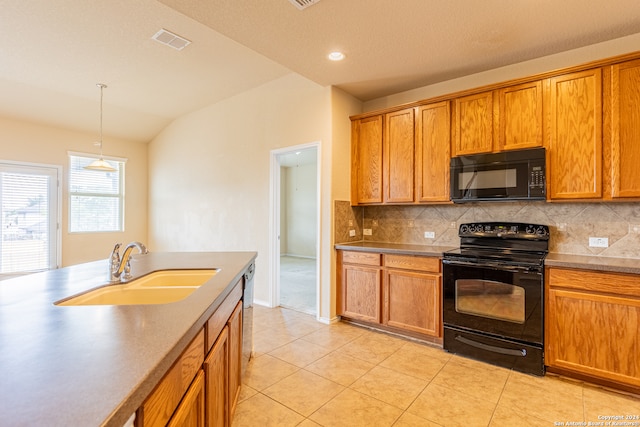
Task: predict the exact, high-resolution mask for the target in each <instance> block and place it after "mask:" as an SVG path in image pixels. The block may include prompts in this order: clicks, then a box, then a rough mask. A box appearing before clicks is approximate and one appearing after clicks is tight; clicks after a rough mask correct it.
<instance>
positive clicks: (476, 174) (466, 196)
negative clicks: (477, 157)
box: [462, 169, 478, 199]
mask: <svg viewBox="0 0 640 427" xmlns="http://www.w3.org/2000/svg"><path fill="white" fill-rule="evenodd" d="M477 176H478V169H475V170H474V171H473V176H472V177H471V179H470V180H469V182H468V183H467V185H466V186H465V187H464V191H463V193H462V198H463V199H468V198H469V197H470V196H471V195H470V194H469V189H470V188H471V185H472V184H473V182H474V181H475V180H476V177H477Z"/></svg>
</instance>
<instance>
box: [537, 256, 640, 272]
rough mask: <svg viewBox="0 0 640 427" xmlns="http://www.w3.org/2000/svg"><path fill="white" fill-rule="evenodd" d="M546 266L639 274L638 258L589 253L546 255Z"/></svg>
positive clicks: (639, 261)
mask: <svg viewBox="0 0 640 427" xmlns="http://www.w3.org/2000/svg"><path fill="white" fill-rule="evenodd" d="M544 265H545V266H546V267H566V268H579V269H582V270H594V271H602V272H606V273H629V274H640V259H634V258H612V257H600V256H589V255H568V254H555V253H551V254H549V255H547V258H546V259H545V261H544Z"/></svg>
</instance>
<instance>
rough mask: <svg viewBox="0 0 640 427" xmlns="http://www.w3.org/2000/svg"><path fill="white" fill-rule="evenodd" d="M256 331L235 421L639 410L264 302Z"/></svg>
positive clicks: (439, 421) (532, 416)
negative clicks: (251, 356)
mask: <svg viewBox="0 0 640 427" xmlns="http://www.w3.org/2000/svg"><path fill="white" fill-rule="evenodd" d="M254 331H255V343H254V344H255V347H254V350H255V352H256V357H255V358H254V359H253V361H252V362H251V363H250V365H249V368H248V369H247V373H246V375H245V377H244V379H243V386H242V390H241V395H240V402H239V404H238V406H237V409H236V415H235V418H234V420H233V426H234V427H243V426H252V427H253V426H283V427H284V426H303V427H304V426H318V425H320V426H341V427H342V426H349V427H352V426H353V427H355V426H366V427H370V426H558V425H571V424H569V423H585V424H583V425H589V424H588V423H589V422H592V423H596V422H598V421H602V420H599V418H598V417H604V416H611V415H622V416H640V399H638V397H637V396H636V397H634V396H629V395H624V394H620V393H615V392H611V391H607V390H604V389H602V388H599V387H596V386H593V385H590V384H584V383H581V382H577V381H573V380H568V379H563V378H560V377H557V376H553V375H547V376H545V377H533V376H529V375H524V374H521V373H518V372H513V371H510V370H507V369H503V368H499V367H495V366H492V365H488V364H485V363H481V362H477V361H473V360H470V359H466V358H462V357H458V356H456V355H450V354H448V353H446V352H444V351H443V350H441V349H438V348H435V347H432V346H428V345H424V344H419V343H416V342H412V341H408V340H404V339H401V338H397V337H394V336H390V335H386V334H382V333H379V332H375V331H370V330H368V329H364V328H360V327H356V326H353V325H348V324H345V323H336V324H332V325H324V324H321V323H318V322H316V321H315V319H314V318H313V317H312V316H309V315H306V314H303V313H299V312H296V311H292V310H288V309H282V308H277V309H267V308H264V307H259V306H257V307H256V308H255V314H254ZM621 421H625V420H621ZM627 421H631V422H634V420H627ZM635 422H639V423H640V419H636V420H635ZM573 425H582V424H573ZM591 425H594V424H591ZM636 425H638V424H636Z"/></svg>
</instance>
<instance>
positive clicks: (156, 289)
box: [55, 269, 219, 306]
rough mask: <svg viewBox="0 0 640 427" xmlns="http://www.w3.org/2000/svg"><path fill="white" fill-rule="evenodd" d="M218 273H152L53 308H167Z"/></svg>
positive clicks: (185, 271) (68, 300)
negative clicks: (129, 306)
mask: <svg viewBox="0 0 640 427" xmlns="http://www.w3.org/2000/svg"><path fill="white" fill-rule="evenodd" d="M218 271H219V270H218V269H209V270H162V271H156V272H154V273H151V274H149V275H146V276H143V277H141V278H139V279H135V280H132V281H131V282H128V283H124V284H121V285H120V284H116V285H106V286H102V287H100V288H97V289H94V290H92V291H89V292H85V293H82V294H79V295H76V296H72V297H70V298H66V299H63V300H61V301H58V302H56V303H55V305H60V306H75V305H137V304H167V303H171V302H176V301H180V300H182V299H184V298H186V297H188V296H189V295H191V293H193V292H194V291H195V290H196V289H198V288H199V287H200V286H202V285H203V284H205V283H206V282H207V281H208V280H209V279H210V278H211V277H213V276H214V275H215V274H216V273H217V272H218Z"/></svg>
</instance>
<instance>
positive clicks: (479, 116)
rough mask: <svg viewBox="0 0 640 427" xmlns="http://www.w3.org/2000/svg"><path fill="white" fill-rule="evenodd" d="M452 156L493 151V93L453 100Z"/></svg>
mask: <svg viewBox="0 0 640 427" xmlns="http://www.w3.org/2000/svg"><path fill="white" fill-rule="evenodd" d="M454 103H455V104H454V105H455V119H454V132H455V137H454V144H453V155H454V156H461V155H466V154H477V153H489V152H491V151H492V150H493V114H494V112H493V92H484V93H479V94H476V95H470V96H465V97H462V98H457V99H455V100H454Z"/></svg>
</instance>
